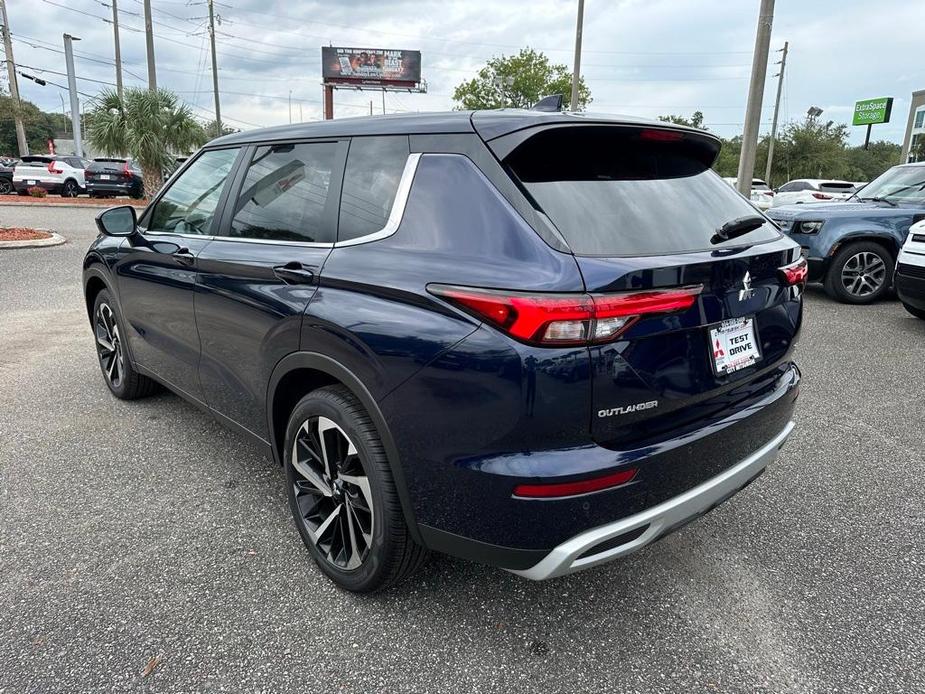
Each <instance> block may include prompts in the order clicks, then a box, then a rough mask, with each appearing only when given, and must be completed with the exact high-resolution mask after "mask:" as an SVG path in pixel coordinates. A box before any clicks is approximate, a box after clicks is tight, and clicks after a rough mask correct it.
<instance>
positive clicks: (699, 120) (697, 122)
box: [658, 111, 709, 130]
mask: <svg viewBox="0 0 925 694" xmlns="http://www.w3.org/2000/svg"><path fill="white" fill-rule="evenodd" d="M658 119H659V120H660V121H664V122H665V123H674V124H675V125H686V126H688V127H689V128H700V129H701V130H709V128H705V127H703V111H694V112H693V113H692V114H691V117H690V118H685V117H684V116H675V115H668V116H659V117H658Z"/></svg>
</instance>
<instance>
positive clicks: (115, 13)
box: [112, 0, 122, 101]
mask: <svg viewBox="0 0 925 694" xmlns="http://www.w3.org/2000/svg"><path fill="white" fill-rule="evenodd" d="M112 34H113V38H114V39H115V41H116V91H117V92H118V93H119V101H122V49H121V47H120V46H119V4H118V1H117V0H112Z"/></svg>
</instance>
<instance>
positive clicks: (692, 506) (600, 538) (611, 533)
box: [511, 422, 793, 581]
mask: <svg viewBox="0 0 925 694" xmlns="http://www.w3.org/2000/svg"><path fill="white" fill-rule="evenodd" d="M791 431H793V422H788V423H787V426H785V427H784V428H783V430H782V431H781V432H780V433H779V434H777V436H775V437H774V438H773V439H771V440H770V441H769V442H768V443H766V444H765V445H764V446H762V447H761V448H759V449H758V450H757V451H755V452H754V453H752V454H751V455H750V456H748V457H747V458H745V459H744V460H742V461H741V462H739V463H737V464H735V465H733V466H732V467H731V468H729V469H728V470H726V471H725V472H723V473H722V474H719V475H717V476H716V477H713V478H711V479H709V480H707V481H706V482H704V483H703V484H700V485H698V486H696V487H694V488H693V489H689V490H687V491H686V492H684V493H683V494H680V495H678V496H676V497H674V498H672V499H668V501H664V502H662V503H661V504H659V505H658V506H653V507H652V508H650V509H646V510H645V511H641V512H640V513H637V514H635V515H633V516H629V517H627V518H621V519H620V520H618V521H614V522H613V523H609V524H608V525H602V526H600V527H598V528H594V529H593V530H588V531H586V532H583V533H581V534H580V535H576V536H575V537H573V538H571V539H570V540H566V541H565V542H563V543H562V544H561V545H559V546H558V547H556V548H554V549H553V550H552V551H550V552H549V554H547V555H546V556H545V557H544V558H543V559H542V560H541V561H540V562H539V563H538V564H536V565H535V566H532V567H530V568H529V569H520V570H511V572H512V573H515V574H517V575H519V576H523V577H524V578H529V579H532V580H535V581H542V580H544V579H547V578H554V577H556V576H563V575H565V574H568V573H572V572H573V571H580V570H582V569H587V568H590V567H592V566H597V565H598V564H603V563H605V562H608V561H611V560H612V559H616V558H617V557H622V556H624V555H626V554H629V553H630V552H635V551H636V550H637V549H640V548H642V547H645V546H646V545H648V544H650V543H651V542H654V541H655V540H657V539H658V538H659V537H661V536H662V535H663V534H664V532H665V531H667V530H670V529H671V528H674V527H675V526H677V525H680V524H683V523H684V522H685V521H688V520H692V519H694V518H696V517H697V516H699V515H702V514H703V513H705V512H707V511H709V510H710V509H711V508H713V507H714V506H716V505H718V504H720V503H722V502H723V501H725V500H726V499H727V498H729V497H730V496H732V495H733V494H735V493H736V492H737V491H738V490H739V489H741V488H742V487H743V486H744V485H745V484H746V483H747V482H748V481H749V480H751V479H753V478H754V477H755V476H756V475H757V474H758V473H760V472H761V471H762V470H764V469H765V468H766V467H767V466H768V464H769V463H771V462H772V461H773V460H774V459H775V458H777V452H778V451H779V450H780V448H781V447H782V446H783V445H784V443H785V442H786V440H787V437H788V436H790V432H791ZM645 526H648V527H647V528H646V529H645V531H644V532H643V533H642V534H641V535H639V536H638V537H636V538H635V539H631V540H630V541H629V542H626V543H623V544H620V545H617V546H616V547H611V548H609V549H605V550H604V551H602V552H599V553H595V554H590V555H588V556H582V555H583V554H584V553H585V552H587V551H588V550H590V549H592V548H593V547H595V546H596V545H598V544H600V543H602V542H605V541H607V540H610V539H612V538H615V537H617V536H619V535H623V534H625V533H630V532H632V531H634V530H637V531H638V530H639V528H642V527H645Z"/></svg>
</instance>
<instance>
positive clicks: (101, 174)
mask: <svg viewBox="0 0 925 694" xmlns="http://www.w3.org/2000/svg"><path fill="white" fill-rule="evenodd" d="M85 176H86V179H87V182H88V183H90V182H92V183H126V182H127V181H130V180H132V170H131V168H130V166H129V164H128V163H127V162H126V161H124V160H118V159H108V160H94V161H93V162H91V163H90V166H88V167H87V169H86V171H85Z"/></svg>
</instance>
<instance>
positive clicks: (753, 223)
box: [710, 214, 768, 245]
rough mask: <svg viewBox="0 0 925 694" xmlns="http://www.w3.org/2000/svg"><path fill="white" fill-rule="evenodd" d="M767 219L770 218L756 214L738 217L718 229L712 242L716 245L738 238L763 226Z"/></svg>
mask: <svg viewBox="0 0 925 694" xmlns="http://www.w3.org/2000/svg"><path fill="white" fill-rule="evenodd" d="M767 221H768V220H766V219H765V218H764V217H759V216H758V215H754V214H750V215H746V216H745V217H737V218H736V219H733V220H731V221H728V222H726V223H725V224H723V226H721V227H720V228H719V229H717V230H716V233H715V234H713V238H711V239H710V243H712V244H714V245H715V244H717V243H722V242H723V241H729V240H730V239H734V238H737V237H739V236H742V235H744V234H747V233H748V232H750V231H754V230H755V229H757V228H758V227H760V226H763V225H764V224H765V223H766V222H767Z"/></svg>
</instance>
